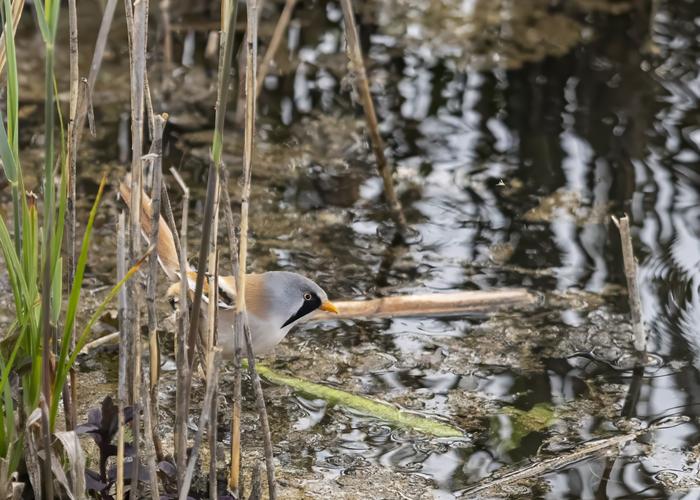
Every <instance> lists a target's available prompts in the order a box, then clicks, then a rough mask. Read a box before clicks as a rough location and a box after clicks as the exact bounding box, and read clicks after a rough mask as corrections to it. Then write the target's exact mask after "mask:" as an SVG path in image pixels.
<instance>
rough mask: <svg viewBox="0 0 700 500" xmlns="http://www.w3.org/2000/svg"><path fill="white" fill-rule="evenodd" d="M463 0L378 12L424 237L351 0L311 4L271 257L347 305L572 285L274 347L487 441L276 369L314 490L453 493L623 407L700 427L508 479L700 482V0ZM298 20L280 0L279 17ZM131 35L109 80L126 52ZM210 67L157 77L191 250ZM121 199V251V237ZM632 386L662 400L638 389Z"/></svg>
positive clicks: (286, 66) (278, 165)
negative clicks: (353, 44) (366, 119)
mask: <svg viewBox="0 0 700 500" xmlns="http://www.w3.org/2000/svg"><path fill="white" fill-rule="evenodd" d="M440 5H443V3H440V4H437V3H426V4H425V5H421V6H420V8H419V7H415V6H411V5H410V3H408V2H403V1H400V0H394V1H391V2H382V3H381V4H374V3H371V4H368V5H365V6H363V7H362V11H361V17H360V19H361V21H362V23H361V29H362V37H361V38H362V41H363V44H364V49H365V53H367V54H369V58H368V67H369V74H370V76H371V78H372V82H373V91H374V95H375V97H376V103H377V111H378V114H379V118H380V122H381V129H382V133H383V135H384V137H385V138H386V141H387V146H388V152H389V156H390V158H391V161H392V162H393V163H394V164H395V165H396V169H397V174H396V178H397V180H398V186H399V192H400V193H401V196H402V201H403V204H404V207H405V210H406V214H407V217H408V220H409V223H410V225H411V227H412V228H413V229H414V230H415V231H416V238H415V239H416V241H415V242H414V243H413V244H411V245H410V246H409V247H399V248H393V247H391V245H390V243H389V242H390V240H391V238H390V233H391V223H390V219H389V218H388V214H387V211H386V209H385V206H384V204H383V200H382V186H381V181H380V179H379V178H378V177H377V176H376V173H375V171H374V168H373V158H372V156H371V152H370V150H369V148H368V146H367V143H366V135H365V134H364V125H363V122H362V120H361V115H360V114H359V113H358V108H356V107H355V106H354V105H353V104H352V101H351V97H352V92H351V85H350V83H351V82H350V81H349V79H348V77H347V76H346V60H345V56H344V54H343V47H344V43H343V38H342V14H341V12H340V9H339V6H338V5H337V4H335V3H334V2H320V1H319V2H312V3H309V4H306V3H304V4H303V5H299V6H298V7H297V9H296V11H295V14H294V19H293V21H292V24H291V26H290V31H289V34H288V37H287V40H286V43H285V44H283V48H282V51H281V53H280V56H279V57H278V59H279V62H280V71H279V75H275V74H274V73H275V72H274V71H273V72H272V73H273V75H272V76H270V77H269V78H268V80H267V81H266V90H265V91H264V92H263V94H262V96H261V99H260V105H259V114H260V120H259V143H258V148H259V156H258V159H257V161H256V165H255V167H254V174H253V175H254V179H253V184H254V193H253V199H252V204H253V208H252V213H251V217H252V221H251V227H252V231H253V234H252V237H253V238H252V246H251V267H252V268H253V269H255V270H266V269H267V270H269V269H291V270H296V271H299V272H303V273H306V274H308V275H309V276H310V277H312V278H314V279H315V280H317V281H318V282H319V283H321V284H322V286H323V287H324V288H325V289H326V290H327V291H328V292H329V296H331V297H332V298H335V297H338V298H351V297H362V296H377V295H387V294H395V293H413V292H418V291H423V292H425V291H426V290H428V291H434V292H442V291H449V290H463V289H467V290H488V289H495V288H499V287H521V286H522V287H527V288H530V289H532V290H535V291H537V292H540V293H542V294H544V295H546V296H547V301H546V303H545V305H543V306H542V307H540V308H538V309H537V310H536V311H532V312H528V313H522V312H513V313H505V314H499V315H496V316H495V317H487V316H483V315H470V316H467V317H463V318H456V319H450V320H442V319H440V320H438V319H430V318H424V319H396V320H381V321H357V322H350V321H341V322H338V321H336V322H328V323H324V324H320V325H316V326H307V327H304V328H301V329H298V330H297V331H296V332H294V333H293V334H292V335H290V337H289V338H288V339H287V340H286V341H285V343H284V344H283V345H282V346H280V348H279V349H278V352H277V356H276V358H275V359H274V360H272V361H271V362H272V363H273V366H275V367H277V368H280V369H289V370H293V371H294V372H295V373H296V374H298V375H301V376H305V377H307V378H309V379H312V380H316V381H324V382H326V383H330V384H332V385H337V386H339V387H342V388H345V389H349V390H353V391H356V392H360V393H363V394H368V395H370V396H373V397H377V398H380V399H383V400H386V401H390V402H393V403H395V404H399V405H401V406H404V407H406V408H409V409H412V410H416V411H421V412H424V413H427V414H431V415H434V416H435V417H436V418H444V419H446V420H448V421H450V422H453V423H454V424H456V425H458V426H460V427H461V428H462V429H464V430H465V438H464V439H462V440H456V441H444V440H434V439H429V438H426V437H424V436H420V435H417V434H415V433H412V432H409V431H406V430H402V429H394V428H391V427H389V426H387V425H386V424H385V423H383V422H379V421H376V420H374V419H371V418H368V417H366V416H362V415H357V414H354V413H352V412H349V411H347V410H344V409H342V408H331V407H328V406H327V405H326V403H325V402H323V401H315V400H309V399H306V398H305V397H303V396H302V395H294V394H290V393H288V392H286V391H284V390H280V389H278V388H269V389H268V398H269V405H270V408H271V415H272V423H273V439H274V441H275V442H276V443H277V445H276V454H277V455H278V456H279V461H280V465H279V468H280V470H279V474H280V475H281V476H282V478H283V479H286V480H287V482H288V483H290V482H291V483H292V484H294V485H302V486H300V488H302V489H301V490H300V491H301V492H302V493H299V492H298V491H297V493H298V494H299V495H302V496H304V495H310V496H316V497H319V498H320V497H324V495H325V497H328V496H339V495H342V494H345V495H350V497H357V496H362V495H367V487H368V485H369V484H371V485H372V486H373V488H374V490H373V491H374V492H375V493H376V494H377V495H379V496H382V495H383V496H385V497H393V496H395V495H397V494H398V493H397V492H400V493H401V494H404V495H408V496H409V497H414V496H415V497H426V498H429V497H433V496H436V497H439V498H450V497H452V496H454V495H457V494H459V492H460V491H461V490H463V489H464V488H467V487H469V486H470V485H472V484H474V483H476V482H478V481H480V480H481V479H483V478H485V477H487V476H488V475H489V474H491V473H493V472H494V471H499V470H505V469H506V468H510V467H514V468H515V467H518V466H523V465H526V464H527V463H528V460H530V459H533V458H535V457H548V456H555V455H558V454H561V453H564V452H566V451H568V450H571V449H572V448H573V447H574V446H575V445H576V444H578V443H583V442H586V441H589V440H591V439H594V438H597V437H601V436H610V435H614V434H616V433H620V432H625V428H624V426H621V424H620V417H621V416H622V415H623V413H624V414H626V415H627V416H630V417H635V418H638V419H640V421H641V422H643V425H644V424H648V423H651V422H654V421H656V420H657V419H659V418H660V417H664V416H669V415H685V416H688V417H690V418H689V420H688V421H687V422H685V423H682V424H680V425H675V426H672V427H669V428H666V429H662V430H658V431H655V432H653V433H651V434H650V435H645V436H643V437H641V438H639V439H638V440H636V441H635V442H633V443H631V444H628V445H627V446H625V447H623V448H622V449H621V450H620V452H619V453H613V454H612V455H611V458H610V459H606V458H605V457H601V456H593V457H591V458H589V459H585V460H582V461H579V462H577V463H575V464H573V465H570V466H567V467H565V468H563V469H561V470H557V471H554V472H551V473H548V474H546V475H545V476H544V477H542V478H540V479H539V480H536V481H530V482H526V483H519V485H516V486H511V487H509V488H510V489H505V490H495V491H493V492H492V493H493V494H500V495H503V496H507V495H511V496H518V495H519V496H521V497H527V498H530V497H533V496H537V497H544V498H593V497H596V498H621V497H627V498H646V497H650V498H652V497H653V498H694V497H695V496H696V495H697V494H698V491H700V490H698V481H697V477H698V472H700V469H699V466H698V458H697V455H698V449H697V441H698V432H700V428H699V427H698V408H699V404H700V371H699V369H700V331H699V330H698V324H700V296H699V295H700V250H699V249H700V208H699V207H700V204H699V203H698V202H699V201H700V200H699V192H698V190H699V188H700V113H698V111H697V108H698V98H699V97H700V76H699V74H698V67H699V65H698V59H699V57H700V50H699V49H700V5H698V4H697V3H694V2H692V1H689V0H685V1H676V2H670V1H668V2H665V1H658V2H653V10H652V11H650V10H648V6H641V4H640V6H639V7H637V6H636V5H637V4H636V3H635V4H633V3H629V4H628V3H626V2H617V3H608V2H601V3H600V4H597V3H595V2H584V1H580V2H572V5H569V6H568V7H567V8H564V7H551V6H550V5H549V2H543V1H540V0H532V1H527V2H525V1H523V2H517V3H511V2H479V1H478V0H477V1H474V2H460V3H459V5H457V4H455V5H451V3H450V2H446V3H445V4H444V6H445V7H444V8H443V7H440ZM611 6H612V7H611ZM86 8H87V7H86ZM441 9H442V10H441ZM610 9H612V11H610ZM629 9H632V10H629ZM608 11H610V12H608ZM494 15H495V16H496V17H493V16H494ZM274 18H275V13H274V12H272V11H271V12H269V13H267V14H265V15H264V16H263V23H264V26H267V25H269V26H270V27H271V26H272V24H271V23H272V22H274V21H273V20H274ZM468 19H471V20H472V21H471V22H467V21H466V20H468ZM81 22H83V23H88V20H86V19H85V18H84V19H83V20H82V21H81ZM528 27H529V28H528ZM265 32H267V31H265ZM117 36H121V35H117ZM203 40H204V39H203V38H202V36H201V35H199V38H198V42H199V45H198V47H199V48H198V50H199V51H200V52H201V50H202V46H201V42H203ZM114 50H115V54H114V59H112V60H111V61H110V62H108V64H107V66H106V69H105V71H106V72H107V74H108V75H110V74H117V75H118V74H119V73H118V70H117V68H119V67H121V66H120V65H122V64H123V63H124V53H123V52H122V51H121V49H116V47H115V49H114ZM124 50H125V49H124ZM198 54H199V53H198ZM200 55H201V54H200ZM197 57H199V56H197ZM39 62H40V61H39ZM25 64H29V63H25ZM153 65H154V67H156V68H157V67H158V64H157V61H153ZM205 66H206V65H205V63H203V62H202V61H201V60H199V59H195V65H194V66H192V67H189V68H184V67H182V68H178V75H179V76H178V77H177V78H178V79H177V80H176V81H177V82H178V84H179V85H180V87H179V88H180V90H176V91H175V92H174V94H173V95H172V96H171V98H170V99H169V100H166V101H163V100H162V96H161V95H160V94H158V95H157V96H156V106H162V107H163V109H165V110H167V111H168V112H169V113H170V114H171V117H172V125H171V128H170V130H169V131H168V134H169V135H168V140H167V143H166V151H167V157H166V163H167V166H170V165H174V166H176V167H178V168H179V169H180V170H181V172H182V173H183V175H184V176H185V178H186V180H187V182H188V183H189V184H190V187H191V188H192V190H193V197H194V199H195V201H193V202H192V206H191V210H192V212H191V215H192V218H193V224H192V227H191V236H192V242H191V247H190V248H193V246H192V245H194V242H195V241H196V238H197V234H198V226H199V224H198V217H199V215H198V210H199V209H200V208H201V196H202V190H201V189H200V186H203V185H204V172H205V170H204V167H205V165H206V160H207V158H208V145H207V144H208V141H209V135H208V133H207V132H208V131H209V130H210V129H211V127H212V124H213V117H212V115H211V109H212V106H213V95H212V94H211V93H208V92H207V91H206V89H207V88H208V87H207V86H208V85H210V83H211V80H210V77H211V75H210V74H207V68H206V67H205ZM209 69H210V68H209ZM101 81H102V82H103V83H98V91H99V88H100V85H105V86H106V87H107V90H106V91H105V92H106V93H109V91H111V90H112V89H111V87H110V85H109V83H104V82H105V80H104V79H103V80H101ZM153 81H155V78H154V79H153ZM116 82H121V80H119V78H117V79H116ZM122 83H123V82H122ZM117 88H118V85H117V84H115V89H114V96H113V99H114V100H113V101H108V102H105V103H102V104H101V103H100V102H98V101H96V102H95V105H96V114H97V120H98V138H97V144H99V145H100V146H99V147H98V148H92V147H91V146H90V145H89V144H87V143H86V152H85V153H84V154H85V155H86V158H88V159H91V160H95V159H96V160H97V164H98V165H99V166H102V165H104V164H110V165H114V164H115V163H116V161H115V159H116V158H117V157H118V155H119V151H118V146H117V144H116V141H115V140H114V137H116V135H117V131H118V128H119V123H120V115H121V113H123V112H124V111H126V110H128V103H127V101H126V96H125V94H124V92H123V87H119V88H121V90H119V91H117ZM115 96H116V97H115ZM118 96H122V99H121V100H120V99H119V98H118ZM210 104H211V106H210ZM232 116H233V115H232ZM229 130H230V132H229V133H228V137H227V141H228V143H227V144H228V145H227V151H226V153H225V156H226V161H227V164H228V165H229V167H230V168H232V170H233V175H236V173H237V172H238V171H239V170H240V144H241V137H240V135H239V132H238V130H236V128H235V127H234V126H233V125H231V126H230V128H229ZM110 138H111V139H110ZM84 172H85V174H86V176H85V177H86V180H85V181H84V182H83V183H82V184H81V186H80V189H81V190H82V191H83V192H84V194H90V193H91V192H94V183H92V182H90V181H89V178H90V177H91V176H92V174H94V173H95V172H93V171H92V169H90V168H87V167H85V170H84ZM170 184H171V186H173V185H174V183H172V182H171V183H170ZM234 194H235V193H234ZM176 198H177V196H176ZM197 198H199V199H197ZM108 203H109V202H108ZM623 212H626V213H628V214H629V215H630V218H631V224H632V230H633V238H634V246H635V252H636V255H637V259H638V261H639V276H640V288H641V294H642V305H643V311H644V319H645V322H646V324H647V327H648V331H649V351H650V354H651V357H650V366H649V367H648V368H647V369H646V371H645V372H644V373H643V375H642V376H641V378H640V377H639V376H637V377H633V373H632V371H631V370H630V369H629V368H630V359H631V358H630V354H631V353H630V339H631V330H630V327H629V326H628V321H629V320H628V316H627V305H626V299H625V295H624V289H623V288H622V287H623V286H624V276H623V274H622V263H621V257H620V254H621V252H620V245H619V243H618V235H617V231H616V229H615V227H614V226H613V225H612V224H611V223H610V219H609V217H610V215H612V214H615V215H621V214H622V213H623ZM104 217H105V218H104V220H101V221H100V220H98V228H97V238H99V239H98V240H97V241H98V244H101V243H99V242H100V241H103V240H104V241H105V242H107V243H105V244H108V242H109V241H110V238H111V237H112V236H111V235H112V234H113V233H112V223H111V222H110V219H109V217H108V216H107V215H105V216H104ZM190 253H193V252H190ZM107 257H108V258H107V260H106V261H102V262H101V263H100V265H99V266H97V265H93V266H92V267H93V268H95V269H94V270H93V274H92V279H93V280H94V281H96V282H97V283H96V285H99V284H100V283H102V282H108V281H109V279H110V276H111V275H112V274H113V264H111V262H113V259H110V258H109V256H107ZM633 380H634V381H635V383H636V384H639V392H638V397H637V398H634V397H630V396H629V395H628V394H629V391H628V388H629V387H630V386H631V385H632V382H633ZM167 390H170V391H172V387H170V388H169V389H166V391H167ZM222 413H224V415H223V416H222V417H221V418H223V419H226V418H227V416H226V415H225V412H222ZM250 414H251V415H252V413H250ZM246 422H247V423H248V424H249V425H253V423H254V422H253V419H252V417H250V418H249V420H248V421H246V420H245V419H244V426H245V424H246ZM220 424H221V422H220ZM221 427H222V428H226V426H225V425H221ZM244 439H247V440H248V441H247V443H244V444H246V445H247V446H248V447H249V448H256V447H259V442H258V441H257V440H256V439H255V438H254V437H250V436H248V435H244ZM387 472H388V474H387ZM338 485H340V486H338ZM339 487H340V490H338V489H337V488H339ZM285 488H288V489H283V491H284V492H287V493H288V494H289V495H290V496H293V494H292V492H293V491H296V490H294V489H293V488H291V487H290V486H288V485H287V486H285ZM324 488H326V489H324ZM328 488H331V489H330V490H329V489H328ZM333 488H335V489H333ZM343 488H345V489H343Z"/></svg>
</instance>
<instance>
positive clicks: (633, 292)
mask: <svg viewBox="0 0 700 500" xmlns="http://www.w3.org/2000/svg"><path fill="white" fill-rule="evenodd" d="M612 220H613V222H614V223H615V225H616V226H617V229H618V230H619V231H620V242H621V245H622V260H623V262H624V266H625V278H626V279H627V295H628V297H629V305H630V316H631V319H632V331H633V332H634V349H635V350H636V351H637V353H638V354H639V356H640V357H643V356H644V354H645V353H646V350H647V334H646V330H645V329H644V320H643V319H642V300H641V298H640V296H639V280H638V277H637V261H636V259H635V258H634V247H633V245H632V232H631V231H630V223H629V217H627V215H625V216H623V217H621V218H620V219H618V218H617V217H615V216H613V217H612Z"/></svg>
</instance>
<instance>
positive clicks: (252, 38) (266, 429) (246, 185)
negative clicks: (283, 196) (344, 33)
mask: <svg viewBox="0 0 700 500" xmlns="http://www.w3.org/2000/svg"><path fill="white" fill-rule="evenodd" d="M247 6H248V9H247V28H246V33H247V36H246V46H245V49H246V66H245V103H246V107H245V129H244V140H243V191H242V193H241V241H240V245H239V248H238V276H237V279H236V320H235V330H234V335H235V337H234V338H238V337H239V336H243V337H244V338H245V344H246V348H247V353H248V371H249V372H250V376H251V379H252V381H253V389H254V390H255V401H256V404H257V407H258V414H259V416H260V425H261V428H262V433H263V442H264V447H265V465H266V468H267V483H268V488H269V496H270V499H271V500H274V499H276V498H277V484H276V481H275V464H274V457H273V451H272V438H271V436H270V425H269V422H268V419H267V411H266V409H265V398H264V396H263V392H262V386H261V385H260V378H259V377H258V373H257V372H256V371H255V355H254V353H253V346H252V342H251V338H250V330H249V329H248V318H247V315H246V302H245V285H246V282H245V269H246V261H247V258H248V210H249V205H250V201H249V200H250V184H251V174H252V170H253V145H254V141H255V108H256V106H255V102H256V100H257V99H256V88H257V85H256V77H257V58H258V1H257V0H247ZM241 334H242V335H241Z"/></svg>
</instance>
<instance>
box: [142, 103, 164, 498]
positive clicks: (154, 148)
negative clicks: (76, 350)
mask: <svg viewBox="0 0 700 500" xmlns="http://www.w3.org/2000/svg"><path fill="white" fill-rule="evenodd" d="M167 120H168V115H167V114H165V113H164V114H162V115H157V116H155V117H154V118H153V124H154V130H153V143H152V144H151V152H152V153H153V154H154V155H155V158H154V160H153V182H151V209H152V211H153V219H152V221H151V228H152V232H151V235H150V236H151V239H150V241H158V228H159V226H160V224H158V220H159V219H160V216H161V215H160V213H161V203H160V199H161V193H162V188H163V165H162V164H163V155H162V153H163V129H164V128H165V124H166V122H167ZM149 259H150V260H149V262H148V265H149V268H148V289H147V292H146V301H147V305H148V346H149V357H150V361H149V369H150V372H149V382H150V386H149V398H150V402H149V403H150V404H149V407H148V408H144V412H145V413H151V412H152V415H153V418H150V415H149V418H148V420H151V422H150V423H146V422H144V426H145V428H146V433H147V436H148V435H149V434H150V435H152V437H151V442H152V443H153V448H154V452H155V455H156V457H157V459H158V460H159V461H160V460H162V459H163V447H162V444H161V440H160V435H159V434H158V433H157V432H155V430H156V429H157V427H158V381H159V378H160V346H159V341H158V316H157V313H156V292H157V286H156V285H157V281H158V255H157V253H156V252H154V253H153V254H152V255H151V256H150V257H149ZM147 448H148V444H147ZM151 488H153V486H151Z"/></svg>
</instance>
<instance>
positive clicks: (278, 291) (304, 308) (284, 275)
mask: <svg viewBox="0 0 700 500" xmlns="http://www.w3.org/2000/svg"><path fill="white" fill-rule="evenodd" d="M263 277H264V283H265V295H266V296H267V303H268V306H269V308H270V310H271V311H275V314H274V319H275V321H278V322H279V326H280V328H285V327H287V326H290V327H291V326H292V325H293V324H294V323H296V322H297V321H299V320H300V319H301V318H303V317H304V316H306V315H308V314H310V313H312V312H313V311H315V310H316V309H319V308H322V309H324V310H329V309H328V308H329V307H330V308H332V310H335V306H333V305H332V304H331V303H330V302H329V301H328V296H327V295H326V292H324V291H323V289H322V288H321V287H320V286H318V285H317V284H316V283H314V282H313V281H311V280H310V279H309V278H306V277H304V276H302V275H300V274H296V273H290V272H287V271H270V272H267V273H264V274H263Z"/></svg>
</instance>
